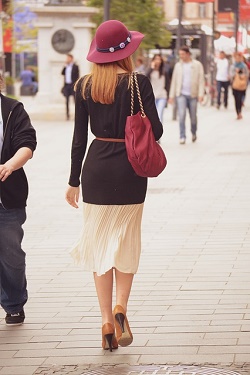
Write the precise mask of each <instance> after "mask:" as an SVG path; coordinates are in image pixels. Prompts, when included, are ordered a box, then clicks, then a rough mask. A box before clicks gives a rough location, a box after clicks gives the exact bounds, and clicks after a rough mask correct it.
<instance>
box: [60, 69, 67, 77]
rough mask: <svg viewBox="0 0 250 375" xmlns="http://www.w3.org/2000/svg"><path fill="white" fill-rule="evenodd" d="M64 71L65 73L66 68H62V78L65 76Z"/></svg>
mask: <svg viewBox="0 0 250 375" xmlns="http://www.w3.org/2000/svg"><path fill="white" fill-rule="evenodd" d="M65 71H66V67H64V68H63V69H62V73H61V74H62V75H63V76H65Z"/></svg>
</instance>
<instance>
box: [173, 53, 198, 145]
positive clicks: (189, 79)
mask: <svg viewBox="0 0 250 375" xmlns="http://www.w3.org/2000/svg"><path fill="white" fill-rule="evenodd" d="M179 57H180V61H179V62H177V63H176V64H175V66H174V71H173V75H172V80H171V86H170V94H169V103H173V101H174V100H176V103H177V110H178V116H179V125H180V144H182V145H183V144H185V143H186V125H185V120H186V111H187V109H188V111H189V115H190V120H191V133H192V141H193V142H195V141H196V139H197V103H198V101H199V102H202V100H203V95H204V89H205V80H204V70H203V66H202V64H201V63H200V62H199V61H197V60H194V59H192V58H191V53H190V50H189V48H188V47H187V46H183V47H181V48H180V50H179Z"/></svg>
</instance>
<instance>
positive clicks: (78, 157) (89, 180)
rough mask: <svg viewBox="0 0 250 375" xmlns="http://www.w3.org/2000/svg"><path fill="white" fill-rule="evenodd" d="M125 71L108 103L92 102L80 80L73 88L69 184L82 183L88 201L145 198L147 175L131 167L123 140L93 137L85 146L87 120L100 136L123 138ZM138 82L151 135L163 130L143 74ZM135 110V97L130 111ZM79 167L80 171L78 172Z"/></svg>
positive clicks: (126, 109) (126, 108) (126, 100)
mask: <svg viewBox="0 0 250 375" xmlns="http://www.w3.org/2000/svg"><path fill="white" fill-rule="evenodd" d="M128 79H129V75H128V74H119V78H118V80H119V83H118V86H117V88H116V93H115V100H114V102H113V103H112V104H101V103H95V102H94V101H93V100H92V98H91V96H90V95H88V96H87V98H86V100H85V99H83V97H82V93H81V86H82V80H80V81H79V83H78V87H77V90H76V106H75V128H74V135H73V141H72V151H71V174H70V179H69V185H71V186H79V184H80V176H81V183H82V192H83V201H84V202H87V203H92V204H121V205H122V204H136V203H142V202H143V201H144V200H145V195H146V189H147V178H144V177H139V176H137V175H136V174H135V172H134V170H133V168H132V167H131V165H130V163H129V161H128V158H127V153H126V148H125V143H124V142H123V143H117V142H104V141H100V140H94V141H93V142H92V143H91V145H90V147H89V150H88V154H87V156H86V159H85V162H84V165H83V167H82V164H83V159H84V156H85V153H86V148H87V140H88V123H89V122H90V129H91V132H92V133H93V134H94V135H95V136H96V137H101V138H125V124H126V118H127V116H129V115H130V108H131V104H130V103H131V99H130V89H129V88H128ZM138 82H139V87H140V92H141V97H142V102H143V106H144V111H145V113H146V115H147V117H148V118H149V120H150V122H151V124H152V129H153V133H154V135H155V139H156V140H158V139H159V138H160V137H161V136H162V133H163V127H162V124H161V122H160V120H159V117H158V114H157V110H156V107H155V98H154V95H153V91H152V86H151V83H150V81H149V79H148V78H147V77H145V76H144V75H140V74H138ZM138 111H139V102H138V99H137V96H136V97H135V108H134V113H137V112H138ZM81 170H82V173H81Z"/></svg>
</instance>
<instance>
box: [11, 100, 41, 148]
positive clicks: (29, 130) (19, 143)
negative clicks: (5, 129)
mask: <svg viewBox="0 0 250 375" xmlns="http://www.w3.org/2000/svg"><path fill="white" fill-rule="evenodd" d="M11 117H12V118H11V122H12V124H14V126H13V127H12V129H11V139H12V142H11V147H12V150H13V154H15V153H16V152H17V151H18V150H19V149H20V148H22V147H28V148H29V149H30V150H31V151H32V152H33V151H34V150H35V149H36V145H37V142H36V131H35V129H34V128H33V126H32V125H31V121H30V118H29V115H28V113H27V112H26V111H25V109H24V107H23V105H22V103H19V104H18V105H17V106H16V107H15V108H14V110H13V112H12V114H11Z"/></svg>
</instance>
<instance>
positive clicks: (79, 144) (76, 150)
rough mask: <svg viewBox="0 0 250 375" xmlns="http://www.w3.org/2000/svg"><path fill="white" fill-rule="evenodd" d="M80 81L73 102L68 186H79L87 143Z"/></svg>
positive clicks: (85, 113) (86, 111)
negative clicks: (72, 132) (73, 122)
mask: <svg viewBox="0 0 250 375" xmlns="http://www.w3.org/2000/svg"><path fill="white" fill-rule="evenodd" d="M81 87H82V80H80V81H79V82H78V84H77V88H76V102H75V127H74V134H73V140H72V147H71V172H70V178H69V185H70V186H75V187H77V186H79V185H80V175H81V168H82V162H83V158H84V156H85V152H86V148H87V141H88V117H89V114H88V110H87V105H86V101H85V100H84V99H83V97H82V93H81Z"/></svg>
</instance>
